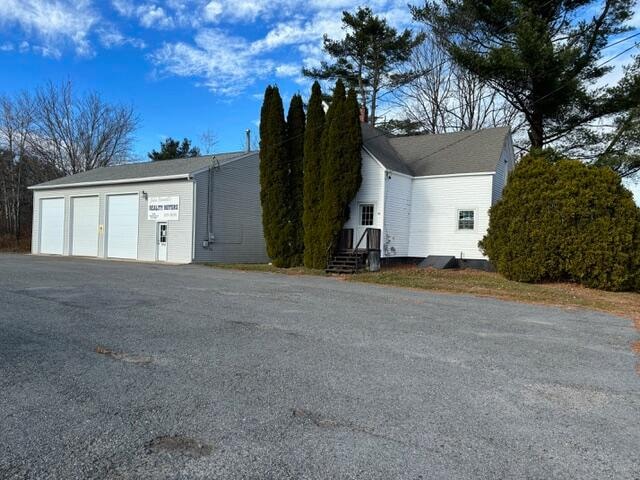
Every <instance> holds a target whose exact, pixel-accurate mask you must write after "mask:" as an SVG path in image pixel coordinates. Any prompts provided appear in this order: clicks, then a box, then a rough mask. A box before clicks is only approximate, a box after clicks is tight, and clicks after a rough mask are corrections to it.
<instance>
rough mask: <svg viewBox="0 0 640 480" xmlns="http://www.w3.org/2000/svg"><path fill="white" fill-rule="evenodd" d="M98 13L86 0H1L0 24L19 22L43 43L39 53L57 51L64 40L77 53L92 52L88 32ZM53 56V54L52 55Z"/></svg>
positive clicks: (90, 53)
mask: <svg viewBox="0 0 640 480" xmlns="http://www.w3.org/2000/svg"><path fill="white" fill-rule="evenodd" d="M97 21H98V15H97V14H96V13H95V12H94V10H93V9H92V7H91V5H90V3H89V2H88V1H87V0H77V1H67V0H57V1H53V0H2V1H1V2H0V24H3V25H7V24H8V25H15V24H17V25H19V26H20V27H21V29H22V30H23V31H24V32H25V33H26V34H29V35H32V36H34V37H35V38H36V39H37V40H38V41H39V42H42V45H41V46H40V47H38V48H39V49H40V53H42V54H45V55H51V54H52V53H54V52H60V48H61V46H63V45H64V44H65V43H69V44H71V45H73V47H74V48H75V51H76V53H77V54H78V55H81V56H89V55H92V54H93V49H92V48H91V45H90V42H89V40H88V36H89V32H90V31H91V29H92V28H93V26H94V25H95V24H96V22H97ZM54 56H56V55H54Z"/></svg>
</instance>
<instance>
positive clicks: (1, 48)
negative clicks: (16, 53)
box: [0, 42, 14, 52]
mask: <svg viewBox="0 0 640 480" xmlns="http://www.w3.org/2000/svg"><path fill="white" fill-rule="evenodd" d="M13 49H14V46H13V43H11V42H6V43H3V44H1V45H0V52H11V51H12V50H13Z"/></svg>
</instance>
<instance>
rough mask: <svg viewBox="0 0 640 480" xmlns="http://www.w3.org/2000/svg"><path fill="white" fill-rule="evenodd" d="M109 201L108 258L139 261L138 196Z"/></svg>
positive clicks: (114, 197) (127, 196)
mask: <svg viewBox="0 0 640 480" xmlns="http://www.w3.org/2000/svg"><path fill="white" fill-rule="evenodd" d="M107 199H108V200H107V257H111V258H130V259H137V258H138V211H139V208H140V207H139V205H138V194H135V193H134V194H130V195H109V196H108V197H107Z"/></svg>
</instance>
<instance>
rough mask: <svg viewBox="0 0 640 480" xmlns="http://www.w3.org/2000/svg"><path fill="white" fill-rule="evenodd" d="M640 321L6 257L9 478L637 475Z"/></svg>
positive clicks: (1, 284) (301, 280)
mask: <svg viewBox="0 0 640 480" xmlns="http://www.w3.org/2000/svg"><path fill="white" fill-rule="evenodd" d="M635 339H637V335H636V333H635V332H634V329H633V326H632V322H631V321H630V320H627V319H624V318H618V317H613V316H607V315H604V314H600V313H595V312H587V311H580V310H566V309H556V308H548V307H538V306H530V305H524V304H517V303H510V302H501V301H497V300H490V299H478V298H474V297H466V296H452V295H438V294H432V293H427V292H418V291H411V290H404V289H396V288H385V287H377V286H372V285H367V284H357V283H351V282H344V281H340V280H338V279H332V278H321V277H307V276H285V275H277V274H267V273H244V272H235V271H228V270H220V269H213V268H209V267H205V266H161V265H153V264H136V263H124V262H105V261H92V260H80V259H69V258H47V257H32V256H19V255H0V478H3V479H4V478H16V479H18V478H20V479H21V478H56V479H63V478H64V479H71V478H108V479H111V478H113V479H116V478H118V479H120V478H233V479H235V478H255V479H268V478H273V479H279V478H309V479H312V478H362V479H370V478H379V479H390V478H403V479H405V478H406V479H418V478H424V479H427V478H429V479H430V478H455V479H465V478H545V479H548V478H598V479H602V478H616V479H618V478H624V479H633V478H640V453H639V452H640V376H639V375H638V374H637V373H636V370H635V363H636V359H635V358H634V355H633V353H632V351H631V349H630V344H631V342H633V341H634V340H635Z"/></svg>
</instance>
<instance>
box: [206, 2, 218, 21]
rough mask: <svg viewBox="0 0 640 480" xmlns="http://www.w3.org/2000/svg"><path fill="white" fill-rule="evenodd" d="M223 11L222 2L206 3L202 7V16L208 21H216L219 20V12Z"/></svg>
mask: <svg viewBox="0 0 640 480" xmlns="http://www.w3.org/2000/svg"><path fill="white" fill-rule="evenodd" d="M222 11H223V7H222V4H221V3H220V2H217V1H215V0H214V1H212V2H209V3H207V5H206V6H205V7H204V18H205V20H207V21H209V22H217V21H218V20H220V14H221V13H222Z"/></svg>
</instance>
